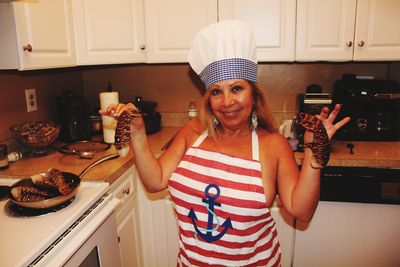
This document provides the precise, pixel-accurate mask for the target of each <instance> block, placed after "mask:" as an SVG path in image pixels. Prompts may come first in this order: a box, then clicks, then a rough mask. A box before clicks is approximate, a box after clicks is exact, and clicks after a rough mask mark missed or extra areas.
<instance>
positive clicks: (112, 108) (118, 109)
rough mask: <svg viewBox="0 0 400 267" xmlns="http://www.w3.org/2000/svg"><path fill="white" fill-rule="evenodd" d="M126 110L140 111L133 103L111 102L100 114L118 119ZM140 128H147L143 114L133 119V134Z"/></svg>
mask: <svg viewBox="0 0 400 267" xmlns="http://www.w3.org/2000/svg"><path fill="white" fill-rule="evenodd" d="M125 110H127V111H131V112H138V108H137V107H136V106H135V105H134V104H132V103H127V104H123V103H118V104H110V105H109V106H108V107H107V109H106V110H99V114H100V115H103V116H110V117H113V118H115V119H118V117H119V116H120V115H121V113H122V112H124V111H125ZM139 129H145V127H144V121H143V118H142V116H135V117H134V118H133V119H132V120H131V134H132V133H134V132H136V130H139Z"/></svg>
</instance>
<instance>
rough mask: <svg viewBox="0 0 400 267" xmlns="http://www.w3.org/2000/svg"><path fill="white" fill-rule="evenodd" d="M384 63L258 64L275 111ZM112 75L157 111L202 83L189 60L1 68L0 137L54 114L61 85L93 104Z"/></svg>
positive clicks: (384, 73) (383, 70) (124, 96)
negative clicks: (31, 105)
mask: <svg viewBox="0 0 400 267" xmlns="http://www.w3.org/2000/svg"><path fill="white" fill-rule="evenodd" d="M389 65H390V64H387V63H276V64H260V65H259V69H258V72H259V73H258V77H259V83H260V84H261V85H262V86H263V87H264V88H265V90H266V93H267V96H268V101H269V105H270V107H271V109H272V111H273V112H275V113H282V112H288V113H293V112H295V110H296V97H297V95H298V94H299V93H304V92H305V89H306V87H307V86H308V85H309V84H312V83H317V84H320V85H321V86H322V87H323V90H324V91H325V92H330V91H331V90H332V85H333V83H334V81H335V80H337V79H340V77H341V76H342V74H343V73H354V74H360V75H373V76H375V77H376V78H388V75H389V74H388V73H389V70H388V69H389ZM108 81H111V82H112V84H113V87H114V89H115V90H117V91H118V92H119V93H120V101H121V102H128V101H133V99H134V97H135V96H142V97H143V98H144V100H149V101H156V102H158V110H159V111H160V112H185V111H186V109H187V105H188V103H189V100H190V99H195V100H197V101H198V100H199V99H200V97H201V88H202V85H201V83H200V82H199V80H198V78H197V76H196V75H195V74H194V72H192V71H191V70H190V68H189V66H188V65H187V64H132V65H118V66H93V67H78V68H67V69H55V70H41V71H23V72H19V71H0V92H1V100H2V101H1V105H0V114H1V115H0V141H1V140H4V139H5V138H8V137H9V130H8V129H9V127H10V126H11V125H12V124H15V123H19V122H24V121H32V120H41V119H56V118H57V115H56V110H57V109H56V102H55V99H56V97H57V96H58V95H60V92H61V91H63V90H75V91H77V92H81V91H82V90H83V91H84V94H85V96H86V97H87V100H88V102H89V104H90V108H91V109H94V108H96V107H98V106H99V97H98V95H99V93H100V92H101V91H105V88H106V84H107V82H108ZM27 88H36V90H37V98H38V106H39V110H38V111H37V112H31V113H28V112H26V104H25V93H24V90H25V89H27Z"/></svg>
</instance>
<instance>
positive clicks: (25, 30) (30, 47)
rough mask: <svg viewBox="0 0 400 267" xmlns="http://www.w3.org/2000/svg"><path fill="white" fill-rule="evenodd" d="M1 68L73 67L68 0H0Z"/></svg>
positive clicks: (72, 44)
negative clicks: (2, 0) (3, 0)
mask: <svg viewBox="0 0 400 267" xmlns="http://www.w3.org/2000/svg"><path fill="white" fill-rule="evenodd" d="M0 25H1V27H0V44H1V49H0V58H1V60H0V68H1V69H19V70H28V69H42V68H58V67H68V66H74V65H75V64H76V63H75V46H74V34H73V24H72V15H71V1H69V0H37V1H28V0H21V1H11V2H5V3H4V2H3V3H0Z"/></svg>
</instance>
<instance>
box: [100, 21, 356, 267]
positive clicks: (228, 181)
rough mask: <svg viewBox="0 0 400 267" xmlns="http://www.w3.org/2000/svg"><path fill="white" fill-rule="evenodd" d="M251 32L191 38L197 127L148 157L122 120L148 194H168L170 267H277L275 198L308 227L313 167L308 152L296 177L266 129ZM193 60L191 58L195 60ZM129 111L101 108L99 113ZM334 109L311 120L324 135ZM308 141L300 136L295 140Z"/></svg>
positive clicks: (330, 129) (241, 27)
mask: <svg viewBox="0 0 400 267" xmlns="http://www.w3.org/2000/svg"><path fill="white" fill-rule="evenodd" d="M254 52H255V45H254V37H253V34H252V32H251V31H250V30H249V28H248V27H247V25H245V24H243V23H240V22H236V21H226V22H221V23H216V24H213V25H210V26H209V27H207V28H206V29H204V30H203V31H201V32H200V33H199V34H198V36H197V37H196V38H195V40H194V43H193V45H192V49H191V52H190V55H189V63H190V65H191V66H192V68H193V69H194V70H195V71H196V72H197V73H198V74H199V75H200V78H201V79H202V81H203V82H204V83H205V87H206V91H205V93H204V95H203V97H202V102H201V107H200V114H199V119H198V120H192V121H189V122H188V123H187V124H186V125H185V126H184V127H183V128H182V129H181V130H180V131H179V132H178V134H177V135H176V137H175V138H174V141H173V143H172V144H171V146H170V147H169V148H168V149H167V150H166V151H165V152H164V154H163V155H162V156H161V157H160V158H159V159H156V158H155V157H154V156H153V154H152V152H151V150H150V147H149V144H148V142H147V138H146V132H145V128H144V123H143V120H142V118H141V117H137V118H135V119H133V120H132V121H131V126H130V136H131V148H132V149H133V151H134V153H135V155H140V156H138V157H136V158H135V159H136V167H137V169H138V171H139V176H140V178H141V180H142V182H143V185H144V186H145V188H146V189H147V190H148V191H149V192H157V191H160V190H164V189H165V188H167V187H168V189H169V192H170V194H171V199H172V201H173V205H174V208H175V211H176V215H177V220H178V225H179V246H180V251H179V255H178V265H180V266H207V265H212V266H216V265H217V266H218V265H219V266H279V264H280V246H279V242H278V239H277V232H276V228H275V222H274V220H273V219H272V217H271V214H270V212H269V207H270V206H271V205H272V203H273V201H274V199H275V197H276V195H277V194H278V195H279V198H280V200H281V202H282V204H283V206H284V207H285V209H286V210H287V211H288V212H289V213H290V214H291V215H292V216H294V217H295V218H297V219H300V220H305V221H307V220H310V219H311V217H312V215H313V212H314V210H315V208H316V206H317V203H318V198H319V189H320V179H319V176H320V168H322V166H321V165H320V164H319V163H318V162H316V161H315V160H314V159H313V157H312V156H313V155H312V151H311V150H310V149H308V148H306V149H305V152H304V161H303V165H302V168H301V171H299V170H298V167H297V165H296V162H295V159H294V155H293V152H292V149H291V147H290V146H289V144H288V142H287V141H286V139H285V138H284V137H283V136H282V135H280V134H279V133H277V132H276V131H275V127H274V126H273V123H272V118H271V115H270V114H269V112H268V111H267V109H266V100H265V96H264V93H263V91H262V90H260V88H259V87H258V85H257V83H256V73H257V65H256V61H255V59H254V57H255V53H254ZM198 59H200V60H198ZM127 109H129V110H136V107H134V106H133V105H132V104H127V105H123V104H118V105H115V106H114V105H113V106H110V107H109V109H108V110H107V111H104V112H103V114H116V115H119V114H121V112H122V111H124V110H127ZM339 109H340V106H338V105H337V106H336V107H335V108H334V110H333V111H332V112H331V113H330V114H328V112H329V110H328V109H327V108H324V109H322V111H321V114H320V115H319V118H320V119H321V120H322V122H323V125H324V127H325V129H326V132H327V134H328V136H329V138H332V136H333V135H334V133H335V132H336V130H337V129H339V128H340V127H341V126H343V125H344V124H345V123H346V122H347V121H348V120H349V118H346V119H344V120H343V121H340V122H338V123H336V124H333V122H334V120H335V118H336V115H337V113H338V112H339ZM310 140H312V133H307V134H306V137H305V143H307V142H309V141H310Z"/></svg>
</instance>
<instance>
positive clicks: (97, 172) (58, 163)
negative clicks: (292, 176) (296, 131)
mask: <svg viewBox="0 0 400 267" xmlns="http://www.w3.org/2000/svg"><path fill="white" fill-rule="evenodd" d="M178 130H179V128H178V127H163V128H162V129H161V131H160V132H158V133H155V134H152V135H149V136H148V138H149V143H150V147H151V150H152V151H153V153H154V154H161V153H162V152H161V148H162V147H163V145H164V144H165V143H166V142H168V140H170V139H171V138H172V137H173V136H174V135H175V133H176V132H177V131H178ZM348 143H349V142H348V141H337V140H334V141H333V151H332V154H331V158H330V161H329V164H328V165H329V166H364V167H377V168H400V142H355V141H352V142H351V143H352V144H354V149H353V151H354V154H351V153H350V151H349V149H348V148H346V145H347V144H348ZM113 153H116V150H115V148H114V146H112V147H111V148H110V149H108V150H106V151H103V152H100V153H97V154H96V155H95V157H94V158H93V159H90V160H88V159H80V158H79V157H78V156H76V155H65V154H62V153H60V152H58V151H57V150H54V151H52V152H51V153H49V154H48V155H46V156H44V157H38V158H33V157H27V158H22V159H21V160H19V161H16V162H12V163H10V166H9V168H8V169H6V170H3V171H0V178H22V177H27V176H31V175H32V174H37V173H41V172H44V171H46V170H47V169H49V168H57V169H59V170H61V171H64V172H72V173H75V174H79V173H80V172H81V171H82V170H83V169H84V168H85V167H87V166H88V165H90V164H91V163H93V162H94V161H96V160H97V159H99V158H101V157H103V156H106V155H109V154H113ZM137 156H140V155H137ZM295 157H296V161H297V163H298V164H300V163H301V161H302V159H303V153H301V152H295ZM134 163H135V160H134V156H133V154H132V152H130V153H129V154H128V156H126V157H123V158H122V157H119V158H117V159H112V160H109V161H105V162H103V163H100V164H99V165H97V166H95V167H94V168H92V169H91V170H89V171H88V172H87V173H86V174H85V175H84V176H83V177H82V179H84V180H102V181H106V182H109V183H112V182H113V181H115V180H116V179H117V178H118V177H119V176H120V175H122V174H123V173H124V172H125V171H126V170H127V169H128V168H129V167H130V166H131V165H132V164H134Z"/></svg>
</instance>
